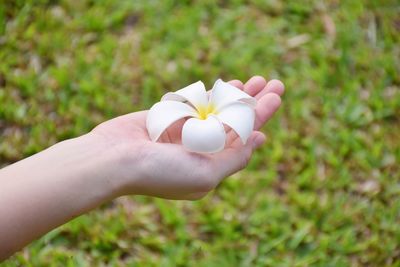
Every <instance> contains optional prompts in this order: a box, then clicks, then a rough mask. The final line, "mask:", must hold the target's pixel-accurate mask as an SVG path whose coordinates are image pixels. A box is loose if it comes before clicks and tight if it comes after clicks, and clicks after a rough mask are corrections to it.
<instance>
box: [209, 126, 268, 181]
mask: <svg viewBox="0 0 400 267" xmlns="http://www.w3.org/2000/svg"><path fill="white" fill-rule="evenodd" d="M264 141H265V135H264V134H263V133H261V132H258V131H254V132H253V133H252V134H251V136H250V138H249V139H248V141H247V143H246V144H245V145H243V144H242V143H241V141H240V139H239V138H238V139H237V140H236V141H235V142H234V143H233V144H232V145H231V147H228V148H226V149H225V150H223V151H221V152H219V153H217V154H214V155H213V162H214V166H215V173H216V174H217V177H218V180H219V181H221V180H222V179H223V178H225V177H227V176H229V175H232V174H234V173H236V172H238V171H240V170H241V169H243V168H244V167H246V166H247V164H248V162H249V160H250V158H251V155H252V153H253V151H254V150H255V149H257V148H258V147H260V146H261V145H262V144H263V143H264Z"/></svg>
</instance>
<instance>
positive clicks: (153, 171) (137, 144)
mask: <svg viewBox="0 0 400 267" xmlns="http://www.w3.org/2000/svg"><path fill="white" fill-rule="evenodd" d="M229 83H230V84H232V85H234V86H236V87H237V88H239V89H241V90H244V91H245V92H246V93H247V94H249V95H251V96H253V97H255V98H256V100H257V106H256V121H255V126H254V127H255V130H254V132H253V133H252V135H251V136H250V138H249V140H248V142H247V144H246V145H243V144H242V143H241V142H240V139H239V138H238V136H237V135H236V134H235V133H234V131H232V130H231V129H228V128H226V130H227V142H226V148H225V149H224V150H223V151H221V152H219V153H215V154H197V153H191V152H188V151H186V150H185V149H184V148H183V147H182V146H181V145H180V143H181V139H180V136H181V129H182V126H183V123H184V122H185V120H180V121H178V122H176V123H174V124H173V125H172V126H171V127H169V128H168V129H167V130H166V131H165V132H164V133H163V134H162V136H161V137H160V140H159V141H158V142H156V143H154V142H152V141H150V139H149V137H148V134H147V130H146V123H145V122H146V114H147V111H141V112H136V113H131V114H127V115H124V116H121V117H117V118H115V119H112V120H110V121H107V122H104V123H102V124H100V125H99V126H97V127H96V128H95V129H94V130H93V131H92V134H94V135H98V136H100V137H102V138H104V139H105V140H106V142H107V143H109V144H110V147H112V148H113V150H115V152H116V153H122V154H123V155H124V156H123V157H122V159H121V160H120V163H121V164H122V165H123V168H122V165H121V168H120V172H119V175H121V177H119V178H120V179H123V180H124V181H125V182H124V184H125V186H124V191H123V192H121V194H142V195H151V196H157V197H162V198H168V199H190V200H193V199H199V198H202V197H204V196H205V195H206V194H207V193H208V192H209V191H210V190H212V189H213V188H215V187H216V186H217V185H218V184H219V183H220V182H221V180H222V179H223V178H225V177H227V176H229V175H231V174H233V173H235V172H237V171H239V170H241V169H243V168H244V167H245V166H246V165H247V163H248V161H249V160H250V158H251V155H252V152H253V151H254V149H256V148H258V147H259V146H261V145H262V144H263V143H264V141H265V135H264V134H263V133H261V132H259V131H258V130H259V129H260V128H261V127H262V126H263V125H264V124H265V123H266V122H267V121H268V119H270V118H271V116H272V115H273V114H274V113H275V112H276V110H277V109H278V108H279V106H280V104H281V99H280V96H281V95H282V94H283V92H284V85H283V83H282V82H281V81H279V80H271V81H269V82H268V83H267V82H266V80H265V79H264V78H263V77H261V76H254V77H252V78H251V79H250V80H249V81H247V82H246V83H245V84H243V83H242V82H241V81H239V80H232V81H230V82H229ZM132 151H135V153H132ZM138 162H139V164H140V165H142V167H141V168H139V170H141V173H140V174H136V175H135V177H136V179H132V173H134V172H135V171H137V170H138V168H137V167H134V165H137V164H138ZM129 166H132V169H130V167H129ZM137 177H139V178H137ZM132 180H135V182H134V183H132Z"/></svg>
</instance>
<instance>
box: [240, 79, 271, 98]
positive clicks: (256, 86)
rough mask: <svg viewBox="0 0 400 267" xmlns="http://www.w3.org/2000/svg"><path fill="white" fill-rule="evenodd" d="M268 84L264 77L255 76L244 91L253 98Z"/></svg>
mask: <svg viewBox="0 0 400 267" xmlns="http://www.w3.org/2000/svg"><path fill="white" fill-rule="evenodd" d="M266 84H267V81H266V80H265V79H264V78H263V77H262V76H253V77H251V78H250V80H248V81H247V82H246V84H245V85H244V91H245V92H246V93H247V94H249V95H251V96H256V95H257V94H258V93H259V92H260V91H261V90H262V89H263V88H264V87H265V85H266Z"/></svg>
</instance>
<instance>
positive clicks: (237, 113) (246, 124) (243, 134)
mask: <svg viewBox="0 0 400 267" xmlns="http://www.w3.org/2000/svg"><path fill="white" fill-rule="evenodd" d="M217 117H218V119H219V120H220V121H221V122H222V123H225V124H226V125H228V126H229V127H231V128H232V129H233V130H234V131H235V132H236V133H237V134H238V135H239V137H240V139H241V140H242V143H243V144H246V142H247V139H248V138H249V137H250V135H251V133H252V132H253V129H254V120H255V111H254V108H253V107H251V106H250V105H248V104H246V103H241V102H234V103H232V104H229V105H226V106H224V107H223V108H222V109H221V110H220V111H219V112H218V115H217Z"/></svg>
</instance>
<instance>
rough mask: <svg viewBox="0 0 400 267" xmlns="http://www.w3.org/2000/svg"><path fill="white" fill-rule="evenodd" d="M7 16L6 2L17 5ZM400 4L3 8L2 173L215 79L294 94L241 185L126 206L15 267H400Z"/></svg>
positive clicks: (55, 235) (48, 4) (37, 249)
mask: <svg viewBox="0 0 400 267" xmlns="http://www.w3.org/2000/svg"><path fill="white" fill-rule="evenodd" d="M6 2H7V3H6ZM399 12H400V6H399V5H398V3H397V1H394V0H393V1H378V0H375V1H373V0H371V1H367V0H365V1H360V0H354V1H335V0H329V1H317V0H315V1H277V0H268V1H263V0H249V1H241V0H236V1H172V0H170V1H117V0H115V1H106V0H102V1H72V0H70V1H68V0H64V1H46V0H41V1H33V0H32V1H22V0H20V1H0V140H1V141H0V166H1V165H7V164H10V163H12V162H15V161H17V160H19V159H22V158H23V157H26V156H28V155H31V154H33V153H36V152H38V151H40V150H42V149H44V148H46V147H48V146H49V145H51V144H53V143H55V142H57V141H59V140H63V139H66V138H70V137H74V136H78V135H80V134H83V133H85V132H87V131H89V130H90V129H91V128H92V127H93V126H95V125H96V124H98V123H100V122H102V121H104V120H107V119H109V118H112V117H114V116H117V115H120V114H124V113H128V112H132V111H136V110H139V109H144V108H149V107H150V106H151V105H152V104H153V103H154V102H156V101H157V100H158V99H159V98H160V96H161V95H162V94H164V93H165V92H167V91H170V90H176V89H178V88H181V87H183V86H185V85H187V84H188V83H191V82H194V81H197V80H203V81H205V83H206V84H207V85H211V84H212V83H213V81H214V80H215V79H216V78H218V77H221V78H223V79H226V80H228V79H234V78H239V79H242V80H246V79H248V78H249V77H250V76H252V75H255V74H259V75H264V76H266V77H267V78H268V79H271V78H279V79H281V80H282V81H284V83H285V84H286V88H287V91H286V94H285V96H284V98H283V106H282V108H281V110H280V111H279V112H278V114H277V115H276V116H275V117H274V118H273V119H272V120H271V121H270V122H269V124H268V125H267V126H266V127H265V128H264V130H265V132H266V133H267V135H268V136H269V141H268V143H267V144H266V145H265V146H264V147H263V148H262V149H261V150H260V151H258V152H257V154H256V155H255V156H254V157H253V159H252V161H251V163H250V166H249V167H248V168H247V169H246V170H245V171H243V172H241V173H239V174H237V175H234V176H233V177H231V178H229V179H227V180H225V181H224V182H223V183H222V184H221V185H220V186H219V187H218V189H217V190H216V191H215V192H213V193H211V194H210V195H209V196H208V197H207V198H205V199H204V200H201V201H196V202H186V201H180V202H179V201H166V200H160V199H154V198H147V197H125V198H120V199H117V200H115V201H113V202H112V203H109V204H107V205H105V206H103V207H101V208H99V209H97V210H95V211H93V212H91V213H89V214H87V215H84V216H81V217H79V218H77V219H75V220H73V221H72V222H70V223H68V224H66V225H64V226H62V227H60V228H58V229H56V230H54V231H53V232H51V233H49V234H48V235H46V236H45V237H43V238H41V239H40V240H38V241H35V242H34V243H32V244H31V245H29V246H28V247H27V248H25V249H24V250H23V251H22V252H20V253H17V254H16V255H15V256H13V257H12V258H11V259H9V260H8V261H6V262H5V263H3V264H4V266H99V265H101V264H102V266H104V265H109V266H207V267H208V266H400V165H399V162H400V90H399V89H400V75H399V73H400V60H399V59H400V19H399V16H398V14H399Z"/></svg>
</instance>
